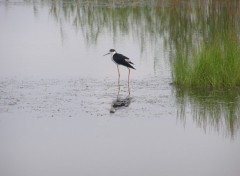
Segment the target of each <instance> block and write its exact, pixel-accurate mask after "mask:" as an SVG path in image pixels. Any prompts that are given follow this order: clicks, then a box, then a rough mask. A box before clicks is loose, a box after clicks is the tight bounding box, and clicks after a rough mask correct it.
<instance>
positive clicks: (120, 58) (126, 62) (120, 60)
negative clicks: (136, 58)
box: [113, 53, 135, 69]
mask: <svg viewBox="0 0 240 176" xmlns="http://www.w3.org/2000/svg"><path fill="white" fill-rule="evenodd" d="M113 60H114V61H115V62H116V63H117V64H119V65H123V66H126V67H129V68H133V69H135V68H134V67H133V66H132V65H131V64H133V63H132V62H131V61H130V59H129V58H128V57H126V56H124V55H122V54H118V53H116V54H114V55H113Z"/></svg>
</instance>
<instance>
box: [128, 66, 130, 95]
mask: <svg viewBox="0 0 240 176" xmlns="http://www.w3.org/2000/svg"><path fill="white" fill-rule="evenodd" d="M129 78H130V68H128V95H130V87H129Z"/></svg>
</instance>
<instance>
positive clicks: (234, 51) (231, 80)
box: [173, 39, 240, 89]
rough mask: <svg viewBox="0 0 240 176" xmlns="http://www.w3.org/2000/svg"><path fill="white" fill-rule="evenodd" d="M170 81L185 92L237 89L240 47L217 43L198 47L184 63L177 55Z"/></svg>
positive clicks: (182, 57)
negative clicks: (192, 89) (188, 90)
mask: <svg viewBox="0 0 240 176" xmlns="http://www.w3.org/2000/svg"><path fill="white" fill-rule="evenodd" d="M173 80H174V83H175V84H176V85H179V86H182V87H186V88H201V89H230V88H236V87H240V46H239V43H238V42H237V40H235V39H233V40H229V39H228V40H225V41H218V42H216V41H215V42H214V43H212V44H205V45H204V46H201V47H200V48H199V50H198V51H197V52H195V53H194V54H193V55H192V59H191V60H189V59H187V56H184V54H182V53H181V52H178V53H177V57H176V60H175V62H174V65H173Z"/></svg>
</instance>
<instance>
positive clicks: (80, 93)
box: [0, 77, 176, 117]
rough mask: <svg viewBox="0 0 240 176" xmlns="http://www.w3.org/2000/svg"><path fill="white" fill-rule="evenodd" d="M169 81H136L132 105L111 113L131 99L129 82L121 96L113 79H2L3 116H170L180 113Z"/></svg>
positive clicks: (132, 83)
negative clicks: (120, 102) (113, 107)
mask: <svg viewBox="0 0 240 176" xmlns="http://www.w3.org/2000/svg"><path fill="white" fill-rule="evenodd" d="M169 81H170V80H168V79H165V80H160V79H159V78H157V77H152V78H150V79H148V80H147V79H145V80H144V79H143V80H132V81H131V84H130V91H131V94H130V98H131V104H130V105H129V106H127V107H121V108H118V109H117V111H116V112H115V113H114V114H110V113H109V111H110V109H111V105H112V102H113V101H115V100H116V99H117V98H121V99H124V98H126V97H128V88H127V82H125V80H123V81H122V82H121V86H120V92H119V95H118V86H117V83H116V80H112V79H110V80H109V79H104V80H96V79H86V78H81V79H63V80H62V79H37V80H31V79H24V80H23V79H22V80H19V79H14V78H11V79H1V81H0V97H1V101H0V113H17V112H24V113H29V115H30V116H33V117H78V116H83V115H84V114H89V115H91V116H113V115H114V116H122V117H124V116H129V117H151V116H152V117H153V116H154V117H161V116H168V115H173V114H174V113H176V108H174V102H173V97H172V96H173V94H172V93H173V92H172V88H171V86H170V85H169ZM173 116H174V115H173Z"/></svg>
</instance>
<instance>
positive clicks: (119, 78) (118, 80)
mask: <svg viewBox="0 0 240 176" xmlns="http://www.w3.org/2000/svg"><path fill="white" fill-rule="evenodd" d="M117 69H118V86H119V87H120V84H119V83H120V72H119V68H118V65H117Z"/></svg>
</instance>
